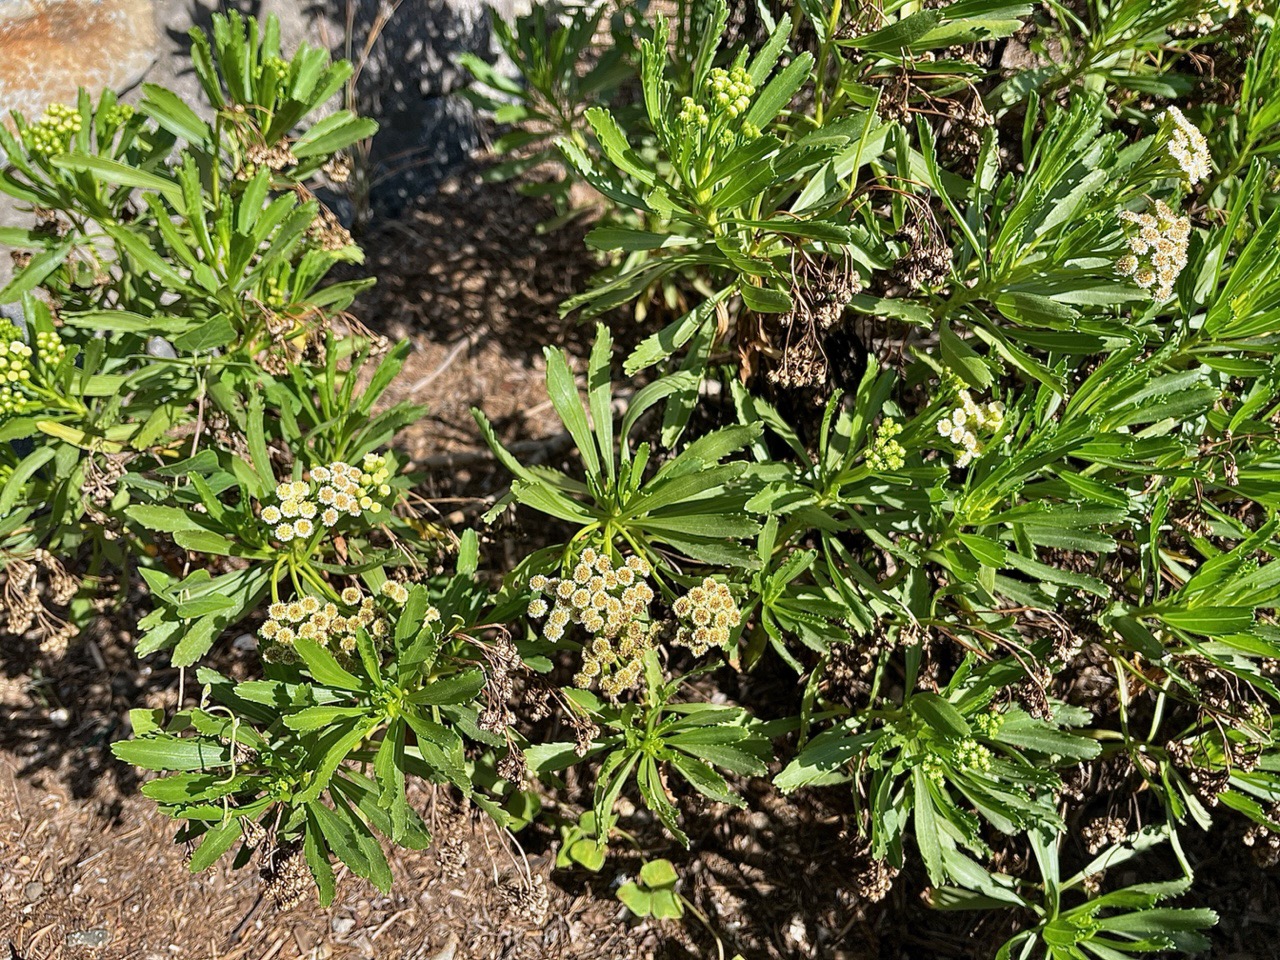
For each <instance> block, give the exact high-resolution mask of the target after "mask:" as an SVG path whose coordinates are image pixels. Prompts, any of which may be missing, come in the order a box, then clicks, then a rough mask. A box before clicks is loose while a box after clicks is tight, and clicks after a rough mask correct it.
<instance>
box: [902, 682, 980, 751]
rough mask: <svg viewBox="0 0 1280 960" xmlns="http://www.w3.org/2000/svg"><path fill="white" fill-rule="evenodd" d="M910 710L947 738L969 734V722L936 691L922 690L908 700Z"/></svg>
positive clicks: (956, 737) (958, 737) (953, 738)
mask: <svg viewBox="0 0 1280 960" xmlns="http://www.w3.org/2000/svg"><path fill="white" fill-rule="evenodd" d="M910 706H911V712H912V713H914V714H915V715H916V716H918V717H919V718H920V719H921V720H923V721H924V722H925V723H927V724H928V725H929V726H931V727H932V728H933V729H934V730H936V731H937V732H938V733H940V734H941V735H942V736H943V737H945V738H946V739H948V740H956V739H960V738H962V737H968V736H970V735H971V733H972V732H971V731H970V729H969V724H968V723H967V722H966V721H965V719H964V717H963V716H962V715H961V713H960V711H959V710H957V709H956V708H955V707H954V706H953V705H952V704H951V703H949V702H948V701H947V700H944V699H943V698H942V697H940V696H938V694H936V693H932V692H929V691H927V690H926V691H922V692H920V693H917V694H915V695H914V696H913V697H912V698H911V702H910Z"/></svg>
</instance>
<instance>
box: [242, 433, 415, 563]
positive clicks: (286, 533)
mask: <svg viewBox="0 0 1280 960" xmlns="http://www.w3.org/2000/svg"><path fill="white" fill-rule="evenodd" d="M390 476H391V475H390V472H389V471H388V470H387V461H386V458H385V457H382V456H378V455H377V454H372V453H368V454H365V458H364V461H363V463H362V464H361V466H359V467H353V466H351V465H350V464H347V463H343V462H342V461H341V460H336V461H334V462H333V463H331V464H329V466H327V467H316V468H315V469H314V470H312V471H311V480H310V482H308V481H306V480H286V481H284V482H283V483H280V484H277V485H276V491H275V493H276V499H277V500H278V501H279V504H278V505H277V504H272V505H270V506H266V507H264V508H263V509H262V519H263V520H264V521H265V522H266V523H269V524H271V526H272V534H273V535H274V536H275V538H276V539H277V540H279V541H280V542H281V543H288V542H289V541H290V540H295V539H298V540H301V539H305V538H307V537H309V536H311V535H312V534H313V533H315V532H316V529H317V524H318V525H319V526H320V527H323V528H325V529H327V528H330V527H333V526H336V525H337V523H338V521H339V520H341V519H342V518H343V517H344V516H347V517H358V516H361V515H362V514H364V513H366V512H367V513H371V514H374V515H376V514H379V513H381V512H382V506H383V505H382V500H383V499H386V498H387V497H388V496H390V495H391V485H390V484H389V483H388V482H387V481H388V480H389V479H390ZM378 498H381V499H378Z"/></svg>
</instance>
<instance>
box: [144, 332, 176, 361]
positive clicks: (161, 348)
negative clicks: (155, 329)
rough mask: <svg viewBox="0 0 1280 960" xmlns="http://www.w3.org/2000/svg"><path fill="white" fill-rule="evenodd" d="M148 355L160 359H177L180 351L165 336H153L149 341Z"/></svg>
mask: <svg viewBox="0 0 1280 960" xmlns="http://www.w3.org/2000/svg"><path fill="white" fill-rule="evenodd" d="M147 356H149V357H156V358H157V359H160V360H175V359H177V356H178V351H177V350H175V349H173V344H172V343H170V342H169V341H168V340H166V339H165V338H164V337H152V338H151V339H150V340H148V341H147Z"/></svg>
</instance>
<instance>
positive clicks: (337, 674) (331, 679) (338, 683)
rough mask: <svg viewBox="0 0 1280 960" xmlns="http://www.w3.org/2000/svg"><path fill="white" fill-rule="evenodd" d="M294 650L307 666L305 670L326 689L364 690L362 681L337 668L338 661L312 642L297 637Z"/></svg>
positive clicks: (339, 667)
mask: <svg viewBox="0 0 1280 960" xmlns="http://www.w3.org/2000/svg"><path fill="white" fill-rule="evenodd" d="M294 649H295V650H296V651H297V652H298V656H300V657H301V658H302V660H303V662H304V663H305V664H306V665H307V669H308V670H309V671H310V672H311V676H312V677H314V678H315V680H316V682H317V683H321V684H323V685H324V686H326V687H336V688H338V689H339V690H363V689H365V683H364V681H362V680H360V679H359V678H358V677H356V676H354V675H353V674H351V673H348V672H347V671H346V670H344V669H343V668H342V667H341V666H339V665H338V661H337V660H335V659H334V658H333V654H331V653H330V652H329V651H328V650H326V649H324V647H322V646H320V644H318V643H316V642H315V641H314V640H309V639H307V638H306V637H298V638H297V639H296V640H295V641H294Z"/></svg>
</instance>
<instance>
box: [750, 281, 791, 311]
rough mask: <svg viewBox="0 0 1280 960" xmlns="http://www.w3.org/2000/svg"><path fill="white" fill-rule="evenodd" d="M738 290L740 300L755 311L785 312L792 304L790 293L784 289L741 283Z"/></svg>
mask: <svg viewBox="0 0 1280 960" xmlns="http://www.w3.org/2000/svg"><path fill="white" fill-rule="evenodd" d="M738 291H739V292H740V293H741V294H742V302H743V303H745V304H746V305H747V306H748V307H750V308H751V309H752V310H754V311H755V312H756V313H786V312H787V311H788V310H790V309H791V308H792V306H793V304H792V300H791V294H789V293H787V292H786V291H784V290H774V289H772V288H771V287H757V286H754V285H752V284H750V283H743V284H742V286H740V287H739V288H738Z"/></svg>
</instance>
